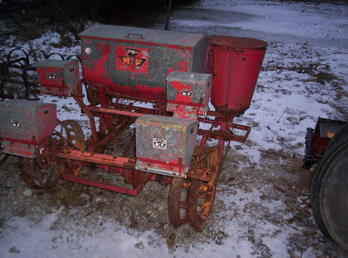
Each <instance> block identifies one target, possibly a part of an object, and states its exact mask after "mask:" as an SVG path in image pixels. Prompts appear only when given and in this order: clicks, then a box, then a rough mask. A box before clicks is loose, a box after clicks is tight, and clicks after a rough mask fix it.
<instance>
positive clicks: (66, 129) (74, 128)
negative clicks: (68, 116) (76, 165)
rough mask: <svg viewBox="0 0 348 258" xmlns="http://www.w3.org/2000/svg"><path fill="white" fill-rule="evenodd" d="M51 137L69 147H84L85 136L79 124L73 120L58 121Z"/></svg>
mask: <svg viewBox="0 0 348 258" xmlns="http://www.w3.org/2000/svg"><path fill="white" fill-rule="evenodd" d="M53 137H56V139H58V140H59V141H60V143H61V144H63V145H64V147H70V148H73V149H77V150H80V151H84V150H85V149H86V142H85V136H84V134H83V131H82V129H81V126H80V124H79V123H78V122H77V121H75V120H64V121H61V122H59V124H58V128H57V130H56V132H55V133H54V134H53Z"/></svg>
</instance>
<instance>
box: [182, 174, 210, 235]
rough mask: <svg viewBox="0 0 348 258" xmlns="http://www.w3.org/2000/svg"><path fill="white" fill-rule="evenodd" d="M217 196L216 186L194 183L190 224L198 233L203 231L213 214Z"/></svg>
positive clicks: (190, 203) (190, 207)
mask: <svg viewBox="0 0 348 258" xmlns="http://www.w3.org/2000/svg"><path fill="white" fill-rule="evenodd" d="M215 195H216V184H213V185H208V183H205V182H202V181H198V180H194V181H192V184H191V188H190V194H189V199H188V205H189V209H188V216H189V218H190V224H191V225H192V227H193V228H194V229H195V230H197V231H203V229H204V227H205V225H206V222H207V220H208V217H209V215H210V214H211V212H212V210H213V207H214V202H215Z"/></svg>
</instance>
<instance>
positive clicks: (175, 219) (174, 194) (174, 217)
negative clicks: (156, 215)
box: [168, 178, 190, 228]
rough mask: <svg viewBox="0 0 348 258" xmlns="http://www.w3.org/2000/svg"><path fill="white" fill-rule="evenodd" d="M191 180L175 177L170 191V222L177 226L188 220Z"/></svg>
mask: <svg viewBox="0 0 348 258" xmlns="http://www.w3.org/2000/svg"><path fill="white" fill-rule="evenodd" d="M189 189H190V182H188V181H187V180H185V179H181V178H174V179H173V181H172V184H171V185H170V188H169V193H168V217H169V222H170V224H171V225H173V226H174V227H175V228H176V227H179V226H180V225H182V224H185V223H187V222H188V220H187V215H188V212H187V209H188V203H187V202H188V195H189V193H188V192H189Z"/></svg>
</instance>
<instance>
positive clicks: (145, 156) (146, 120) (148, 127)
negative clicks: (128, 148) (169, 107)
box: [135, 115, 198, 177]
mask: <svg viewBox="0 0 348 258" xmlns="http://www.w3.org/2000/svg"><path fill="white" fill-rule="evenodd" d="M135 124H136V157H137V161H136V169H139V170H142V171H148V172H152V173H158V174H164V175H170V176H179V177H186V175H187V172H188V171H189V169H190V165H191V159H192V154H193V150H194V147H195V144H196V135H197V126H198V123H197V121H193V120H188V119H180V118H174V117H164V116H155V115H145V116H142V117H140V118H138V119H137V120H136V122H135Z"/></svg>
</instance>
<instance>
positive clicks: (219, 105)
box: [209, 36, 267, 115]
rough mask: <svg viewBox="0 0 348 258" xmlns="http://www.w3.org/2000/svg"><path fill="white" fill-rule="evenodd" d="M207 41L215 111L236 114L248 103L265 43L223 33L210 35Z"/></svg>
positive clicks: (253, 88) (263, 53)
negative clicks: (212, 75) (223, 34)
mask: <svg viewBox="0 0 348 258" xmlns="http://www.w3.org/2000/svg"><path fill="white" fill-rule="evenodd" d="M209 43H210V48H211V52H210V58H209V67H210V69H211V71H210V72H211V73H212V74H214V77H213V89H212V98H211V102H212V104H213V105H214V107H215V108H216V110H217V111H220V112H227V113H233V114H234V115H237V114H240V113H242V112H244V111H245V110H246V109H247V108H248V107H249V106H250V102H251V98H252V96H253V93H254V90H255V86H256V81H257V78H258V75H259V72H260V69H261V65H262V61H263V58H264V55H265V51H266V47H267V43H266V42H265V41H262V40H257V39H251V38H235V37H227V36H212V37H210V38H209Z"/></svg>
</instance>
